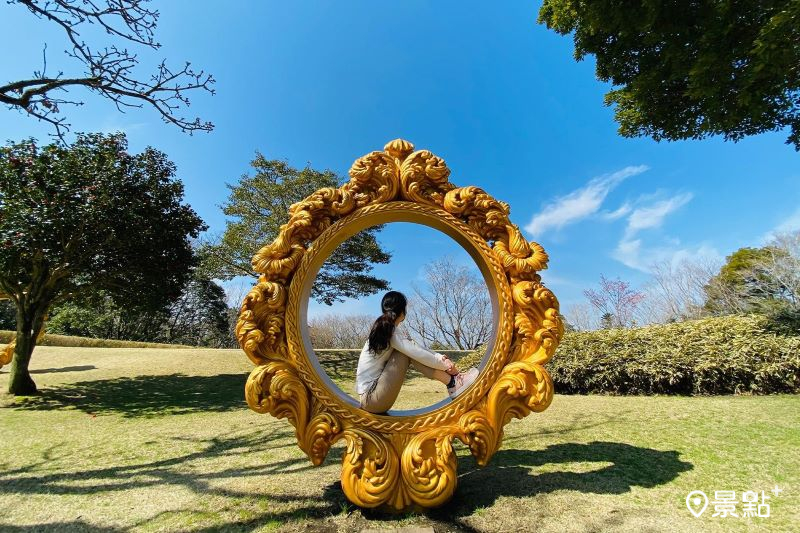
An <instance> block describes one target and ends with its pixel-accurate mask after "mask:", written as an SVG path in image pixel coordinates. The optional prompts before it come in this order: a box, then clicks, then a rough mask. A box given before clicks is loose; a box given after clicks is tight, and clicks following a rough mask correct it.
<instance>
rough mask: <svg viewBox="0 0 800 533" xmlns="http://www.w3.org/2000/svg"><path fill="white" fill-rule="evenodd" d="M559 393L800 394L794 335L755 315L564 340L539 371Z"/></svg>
mask: <svg viewBox="0 0 800 533" xmlns="http://www.w3.org/2000/svg"><path fill="white" fill-rule="evenodd" d="M547 368H548V370H549V371H550V374H551V375H552V376H553V381H554V383H555V390H556V392H559V393H566V394H575V393H579V394H586V393H609V394H741V393H751V394H771V393H797V392H800V336H792V335H784V334H778V333H775V332H774V331H773V330H771V323H770V321H769V319H768V318H766V317H763V316H759V315H748V316H727V317H715V318H706V319H701V320H692V321H687V322H680V323H675V324H667V325H659V326H647V327H642V328H636V329H611V330H601V331H590V332H580V333H575V332H572V333H567V334H566V335H565V336H564V339H563V340H562V342H561V344H560V345H559V347H558V349H557V350H556V354H555V356H554V357H553V359H552V360H551V361H550V362H549V363H548V364H547Z"/></svg>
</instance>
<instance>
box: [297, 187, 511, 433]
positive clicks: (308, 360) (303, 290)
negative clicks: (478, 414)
mask: <svg viewBox="0 0 800 533" xmlns="http://www.w3.org/2000/svg"><path fill="white" fill-rule="evenodd" d="M391 222H411V223H415V224H421V225H424V226H427V227H430V228H433V229H435V230H438V231H441V232H442V233H444V234H446V235H448V236H449V237H450V238H452V239H453V240H455V241H456V242H457V243H458V244H459V245H461V247H462V248H463V249H464V250H465V251H466V252H467V253H468V254H469V255H470V256H471V257H472V259H473V260H474V261H475V263H476V265H477V266H478V269H479V270H480V272H481V275H482V276H483V279H484V281H485V283H486V287H487V289H488V291H489V298H490V301H491V306H492V321H493V328H492V333H491V335H490V338H489V341H488V343H487V347H486V353H485V354H484V357H483V359H482V360H481V363H480V368H479V371H480V374H479V376H478V378H477V379H476V380H475V383H473V385H472V386H471V387H470V388H469V389H467V390H465V391H464V392H462V393H461V394H460V395H459V396H458V397H457V398H455V399H449V398H447V399H444V400H441V401H439V402H437V403H435V404H433V405H430V406H427V407H422V408H419V409H411V410H390V411H389V412H388V414H387V415H375V414H372V413H369V412H367V411H363V410H361V409H360V407H359V402H358V401H356V400H355V399H354V398H352V397H351V396H349V395H348V394H346V393H345V392H344V391H342V390H341V389H340V388H339V387H338V386H337V385H336V384H335V383H334V382H333V380H331V378H330V377H329V376H328V375H327V374H326V372H325V371H324V369H323V368H322V366H321V365H320V362H319V359H318V358H317V356H316V353H315V352H314V349H313V346H312V345H311V339H310V336H309V332H308V325H307V324H308V302H309V298H310V294H311V287H312V285H313V284H314V280H315V279H316V276H317V273H318V272H319V270H320V269H321V268H322V265H323V264H324V263H325V261H326V260H327V259H328V257H330V255H331V254H332V253H333V251H334V250H335V249H336V247H337V246H339V245H340V244H341V243H342V242H344V241H345V240H347V239H348V238H350V237H352V236H353V235H355V234H356V233H358V232H359V231H362V230H364V229H366V228H369V227H372V226H376V225H379V224H386V223H391ZM507 294H509V289H508V281H507V279H506V277H505V274H504V272H503V268H502V266H501V265H500V264H499V262H498V260H497V259H496V257H495V255H494V254H493V253H492V251H491V249H490V248H489V247H488V245H487V244H486V242H485V241H484V240H483V239H481V238H480V237H479V236H478V235H477V234H475V233H474V231H473V230H472V229H471V228H469V227H468V226H467V225H466V224H464V223H463V222H461V221H459V220H458V219H456V218H455V217H453V216H452V215H451V214H449V213H447V212H446V211H444V210H441V209H438V208H435V207H432V206H423V205H419V204H415V203H411V202H389V203H386V204H381V205H380V206H373V207H371V208H362V209H359V210H356V211H355V212H353V213H351V214H350V215H348V216H347V217H344V218H342V219H341V220H339V221H338V222H336V223H335V224H333V225H332V226H330V227H329V228H328V229H326V230H325V231H324V232H323V233H322V234H321V235H320V236H319V237H318V238H317V239H315V240H314V242H313V243H312V244H311V245H310V246H309V248H308V250H307V251H306V253H305V254H304V257H303V260H302V262H301V263H300V266H299V267H298V270H297V272H296V273H295V276H294V278H293V279H292V283H291V287H290V291H289V304H288V308H287V337H288V340H289V343H290V346H291V345H292V344H294V345H295V346H296V348H299V350H292V351H294V352H295V353H297V354H298V370H299V373H300V375H301V376H302V377H303V378H304V380H305V381H306V384H307V385H309V386H310V387H311V389H312V390H315V389H316V390H317V391H320V392H323V394H321V395H320V399H321V400H322V401H323V403H326V404H328V405H329V406H330V407H337V408H338V409H337V410H344V411H351V412H352V411H353V410H355V411H357V412H358V413H359V414H360V415H361V416H363V417H365V418H369V417H374V418H380V419H386V418H393V419H397V418H399V417H405V418H412V419H413V418H416V417H422V416H427V415H430V414H431V413H436V412H439V411H441V410H445V409H447V408H448V407H450V406H453V405H456V406H457V407H459V406H460V405H459V404H465V403H467V401H468V400H469V399H471V398H474V397H476V395H475V393H476V392H478V391H479V396H477V397H480V396H482V395H483V393H484V392H485V391H486V390H487V389H488V387H489V386H490V385H491V384H492V383H493V381H494V378H495V377H496V375H497V373H498V371H499V369H500V368H502V366H503V365H504V364H505V360H502V361H500V360H498V359H504V357H505V355H506V353H507V347H508V343H509V341H510V336H511V334H510V332H511V329H512V326H513V324H511V323H510V321H509V320H507V319H506V318H504V317H510V302H508V301H506V298H505V295H507ZM498 336H500V337H502V338H504V339H505V340H506V342H503V343H502V344H503V346H502V347H499V346H498V342H497V340H498ZM498 348H501V349H498ZM324 392H328V393H329V394H324ZM331 404H333V405H331ZM463 410H465V408H457V409H456V410H455V411H458V412H463Z"/></svg>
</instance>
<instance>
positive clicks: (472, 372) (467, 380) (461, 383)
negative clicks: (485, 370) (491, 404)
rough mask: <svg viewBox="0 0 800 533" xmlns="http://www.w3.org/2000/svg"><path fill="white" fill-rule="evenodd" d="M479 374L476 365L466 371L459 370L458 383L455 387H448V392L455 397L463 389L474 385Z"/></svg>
mask: <svg viewBox="0 0 800 533" xmlns="http://www.w3.org/2000/svg"><path fill="white" fill-rule="evenodd" d="M478 374H479V372H478V369H477V368H475V367H472V368H470V369H469V370H466V371H464V372H459V373H458V375H457V376H456V384H455V385H454V386H453V387H447V394H449V395H450V397H451V398H455V397H456V396H458V395H459V394H461V391H463V390H464V389H466V388H467V387H469V386H470V385H472V383H473V382H474V381H475V378H477V377H478Z"/></svg>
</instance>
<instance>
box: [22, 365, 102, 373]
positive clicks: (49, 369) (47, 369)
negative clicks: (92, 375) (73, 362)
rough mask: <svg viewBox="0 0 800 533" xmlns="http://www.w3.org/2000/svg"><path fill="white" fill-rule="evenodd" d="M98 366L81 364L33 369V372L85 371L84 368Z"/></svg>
mask: <svg viewBox="0 0 800 533" xmlns="http://www.w3.org/2000/svg"><path fill="white" fill-rule="evenodd" d="M96 368H97V367H96V366H94V365H81V366H65V367H61V368H40V369H38V370H31V371H30V372H31V374H56V373H58V372H83V371H84V370H94V369H96Z"/></svg>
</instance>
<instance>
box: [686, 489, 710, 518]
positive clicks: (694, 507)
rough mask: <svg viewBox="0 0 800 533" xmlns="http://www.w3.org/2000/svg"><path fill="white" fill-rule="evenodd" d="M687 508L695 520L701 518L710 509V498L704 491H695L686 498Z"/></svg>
mask: <svg viewBox="0 0 800 533" xmlns="http://www.w3.org/2000/svg"><path fill="white" fill-rule="evenodd" d="M686 507H688V508H689V512H690V513H692V514H693V515H694V516H695V518H699V517H700V515H701V514H703V511H705V510H706V507H708V496H706V493H705V492H703V491H702V490H693V491H692V492H690V493H689V495H688V496H686Z"/></svg>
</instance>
